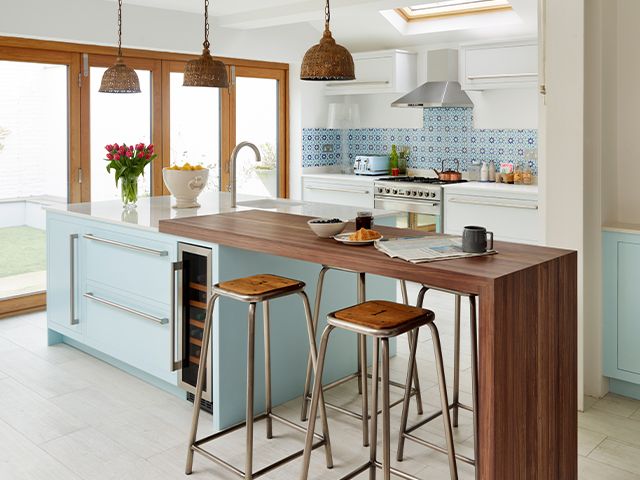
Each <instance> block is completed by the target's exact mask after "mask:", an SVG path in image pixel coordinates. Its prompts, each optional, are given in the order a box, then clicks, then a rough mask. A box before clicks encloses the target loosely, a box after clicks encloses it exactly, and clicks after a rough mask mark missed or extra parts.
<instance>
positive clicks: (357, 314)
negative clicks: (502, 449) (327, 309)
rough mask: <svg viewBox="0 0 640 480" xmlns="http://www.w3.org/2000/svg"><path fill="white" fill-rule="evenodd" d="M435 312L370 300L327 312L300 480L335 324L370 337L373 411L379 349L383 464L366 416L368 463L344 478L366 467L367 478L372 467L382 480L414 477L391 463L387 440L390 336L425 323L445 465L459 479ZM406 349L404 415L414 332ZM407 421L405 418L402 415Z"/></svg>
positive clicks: (308, 454)
mask: <svg viewBox="0 0 640 480" xmlns="http://www.w3.org/2000/svg"><path fill="white" fill-rule="evenodd" d="M434 318H435V315H434V313H433V312H431V311H429V310H423V309H422V308H417V307H411V306H408V305H403V304H399V303H394V302H387V301H384V300H374V301H368V302H364V303H361V304H359V305H355V306H353V307H349V308H346V309H343V310H339V311H337V312H334V313H331V314H329V316H328V317H327V321H328V325H327V327H326V328H325V330H324V332H323V334H322V340H321V343H320V353H319V355H318V365H317V369H316V377H315V381H314V385H313V395H312V399H311V412H310V414H309V424H308V427H307V436H306V439H305V451H304V458H303V469H302V474H301V476H300V479H301V480H306V479H307V476H308V473H309V464H310V460H311V451H312V447H313V438H314V428H315V419H316V413H317V411H318V405H319V404H320V401H321V400H322V397H321V393H322V381H321V378H322V370H323V368H324V361H325V357H326V353H327V345H328V343H329V336H330V334H331V332H332V331H333V329H335V328H340V329H343V330H348V331H351V332H356V333H359V334H362V335H368V336H371V337H373V339H374V347H373V358H374V362H373V376H372V380H373V382H372V385H371V398H372V400H371V401H372V407H373V410H374V411H376V410H377V406H378V369H379V366H378V363H379V350H380V349H381V350H382V462H379V461H378V460H377V452H376V449H377V432H378V428H377V418H378V416H377V415H372V417H371V430H370V434H371V438H370V441H369V461H367V462H366V463H364V464H362V465H361V466H359V467H358V468H356V469H355V470H354V471H352V472H350V473H348V474H347V475H345V476H344V477H342V478H343V479H348V478H354V477H355V476H357V475H359V474H360V473H362V472H365V471H367V470H369V478H370V479H371V480H374V479H375V478H376V469H377V468H380V469H382V471H383V474H384V478H385V480H388V479H389V478H390V476H391V474H392V473H393V474H394V475H398V476H401V477H402V478H405V479H408V480H417V477H414V476H412V475H410V474H408V473H405V472H402V471H400V470H398V469H395V468H392V467H391V439H390V434H391V433H390V432H391V427H390V405H389V338H392V337H396V336H398V335H402V334H403V333H407V332H409V331H412V330H415V331H416V332H418V328H420V327H421V326H424V325H428V326H429V329H430V330H431V335H432V338H433V349H434V354H435V359H436V367H437V370H438V383H439V386H440V401H441V404H442V410H443V412H444V414H443V415H442V418H443V421H444V428H445V437H446V441H447V449H446V452H447V453H448V456H449V469H450V474H451V478H452V479H457V478H458V473H457V467H456V462H455V447H454V444H453V433H452V430H451V419H450V417H449V410H448V408H447V406H448V402H449V401H448V398H447V388H446V381H445V374H444V366H443V363H442V351H441V348H440V337H439V336H438V329H437V328H436V326H435V324H434V323H433V320H434ZM410 343H411V350H410V354H409V367H408V368H407V382H406V388H405V397H404V399H403V403H404V408H403V416H404V415H406V414H407V410H408V406H409V403H408V402H409V398H410V393H411V382H412V376H413V370H414V367H415V359H416V350H417V345H418V333H416V334H415V335H412V336H411V339H410ZM405 422H406V419H405Z"/></svg>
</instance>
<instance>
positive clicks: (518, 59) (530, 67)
mask: <svg viewBox="0 0 640 480" xmlns="http://www.w3.org/2000/svg"><path fill="white" fill-rule="evenodd" d="M458 62H459V71H460V83H461V85H462V89H463V90H489V89H498V88H522V87H530V86H532V87H535V86H536V85H537V83H538V43H537V41H536V40H529V41H522V42H510V43H499V44H497V43H494V44H485V45H464V46H461V47H460V55H459V57H458Z"/></svg>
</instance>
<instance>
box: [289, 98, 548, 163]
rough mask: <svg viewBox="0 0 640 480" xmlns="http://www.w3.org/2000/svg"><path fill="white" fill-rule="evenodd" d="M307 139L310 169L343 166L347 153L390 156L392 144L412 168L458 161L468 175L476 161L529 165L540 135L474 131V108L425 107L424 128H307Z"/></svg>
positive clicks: (305, 147)
mask: <svg viewBox="0 0 640 480" xmlns="http://www.w3.org/2000/svg"><path fill="white" fill-rule="evenodd" d="M302 135H303V141H302V166H303V167H305V168H306V167H326V166H331V165H336V164H339V163H340V161H341V157H342V155H343V154H346V155H348V157H349V161H350V162H351V161H352V160H353V157H354V156H355V155H357V154H365V153H389V152H390V151H391V145H392V144H396V145H401V146H408V147H409V148H410V149H411V155H410V157H409V168H417V169H424V170H426V169H430V168H434V167H435V168H440V167H441V166H442V161H443V160H444V161H445V162H451V161H455V160H458V161H459V162H460V170H462V171H466V170H468V168H469V165H470V164H471V163H472V162H474V161H491V160H492V161H493V162H494V163H496V164H499V163H500V162H507V161H509V162H514V163H520V164H522V165H524V163H525V153H526V152H527V150H534V151H536V152H537V149H538V131H537V130H479V129H474V128H473V109H472V108H457V107H456V108H425V109H424V125H423V128H403V129H394V128H365V129H352V130H331V129H318V128H305V129H303V133H302ZM343 142H346V143H343ZM343 147H346V148H343ZM536 156H537V155H536ZM447 165H448V166H453V165H452V164H451V163H447ZM529 167H530V168H531V169H532V171H533V173H534V174H536V175H537V164H536V162H535V161H533V160H530V161H529Z"/></svg>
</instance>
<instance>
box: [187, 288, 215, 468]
mask: <svg viewBox="0 0 640 480" xmlns="http://www.w3.org/2000/svg"><path fill="white" fill-rule="evenodd" d="M217 300H218V296H217V295H213V296H212V297H211V299H210V300H209V305H207V313H206V316H205V319H204V329H203V332H202V348H201V349H200V363H199V364H198V382H197V383H196V394H195V397H194V399H193V415H192V417H191V432H190V433H189V450H188V452H187V465H186V467H185V469H184V473H185V474H186V475H191V472H192V471H193V449H192V448H191V447H193V444H194V443H196V436H197V435H198V419H199V418H200V402H201V401H202V391H203V390H204V385H205V382H206V379H205V374H206V371H205V370H206V365H207V354H208V353H209V340H210V337H211V318H212V317H213V308H214V306H215V304H216V301H217Z"/></svg>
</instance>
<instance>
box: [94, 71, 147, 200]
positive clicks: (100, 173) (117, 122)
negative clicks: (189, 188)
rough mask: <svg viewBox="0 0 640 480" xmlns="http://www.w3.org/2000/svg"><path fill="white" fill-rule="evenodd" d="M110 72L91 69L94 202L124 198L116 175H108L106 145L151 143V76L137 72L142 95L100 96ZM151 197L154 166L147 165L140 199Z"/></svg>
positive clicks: (142, 178)
mask: <svg viewBox="0 0 640 480" xmlns="http://www.w3.org/2000/svg"><path fill="white" fill-rule="evenodd" d="M105 70H106V68H104V67H91V69H90V77H91V87H90V90H91V92H90V104H91V109H90V111H91V114H90V122H91V140H90V144H91V153H90V158H91V201H92V202H96V201H100V200H114V199H119V198H120V189H119V187H118V186H116V183H115V180H114V174H113V171H112V172H111V173H107V162H106V160H105V155H106V151H105V149H104V147H105V145H108V144H113V143H118V144H120V145H122V144H123V143H126V144H127V145H135V144H136V143H140V142H142V143H145V144H149V143H151V113H152V112H151V98H152V89H151V72H150V71H149V70H136V73H137V74H138V78H139V79H140V90H141V91H142V92H141V93H136V94H112V93H100V92H98V89H99V88H100V82H101V80H102V74H103V73H104V71H105ZM150 194H151V165H147V166H146V167H145V170H144V175H142V176H141V177H140V180H139V182H138V196H140V197H143V196H149V195H150Z"/></svg>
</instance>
